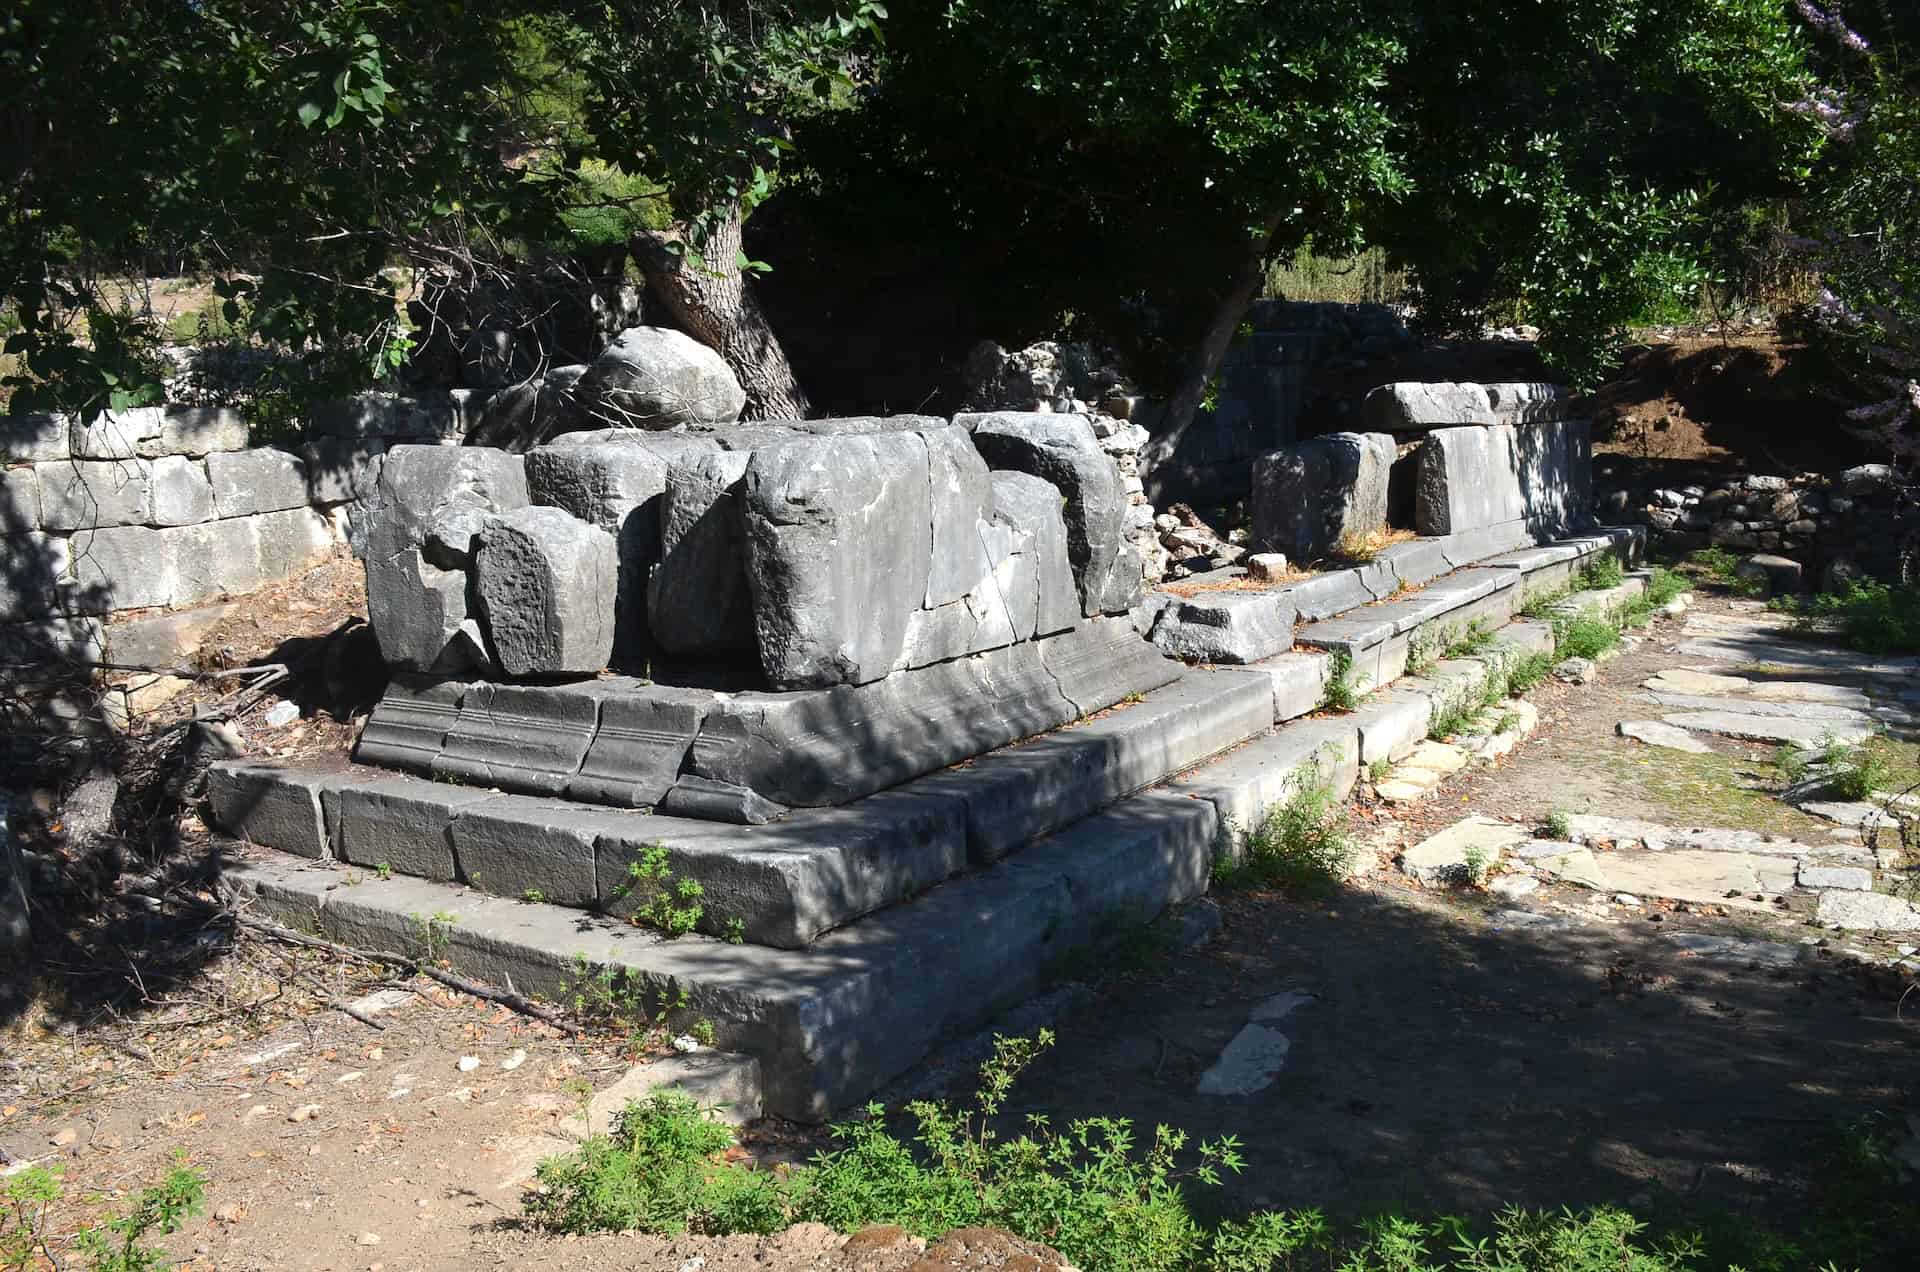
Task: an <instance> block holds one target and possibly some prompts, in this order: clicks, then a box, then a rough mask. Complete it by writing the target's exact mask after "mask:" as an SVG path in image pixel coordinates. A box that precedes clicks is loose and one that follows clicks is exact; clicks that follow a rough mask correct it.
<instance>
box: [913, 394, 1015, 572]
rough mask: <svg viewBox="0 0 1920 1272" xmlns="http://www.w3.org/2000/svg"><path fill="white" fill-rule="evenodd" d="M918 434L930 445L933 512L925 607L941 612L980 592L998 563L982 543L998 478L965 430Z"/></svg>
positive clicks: (951, 427) (944, 427)
mask: <svg viewBox="0 0 1920 1272" xmlns="http://www.w3.org/2000/svg"><path fill="white" fill-rule="evenodd" d="M915 431H916V432H917V433H918V435H919V437H920V440H921V441H923V442H925V443H926V447H927V478H928V487H929V491H930V495H929V502H930V507H931V513H932V518H931V521H932V534H933V537H932V550H931V556H930V557H929V562H928V568H927V591H926V597H925V601H924V604H925V606H926V608H927V609H935V608H937V607H939V606H942V605H946V604H948V603H950V602H953V601H958V600H961V599H962V598H964V597H967V596H969V595H970V594H972V593H974V592H975V591H976V590H977V589H978V588H979V586H980V582H981V579H982V578H983V577H984V575H985V574H986V573H988V572H991V570H992V569H993V568H994V563H995V561H997V560H998V558H993V557H992V556H991V553H990V552H989V549H988V546H987V545H986V544H984V543H983V542H982V535H983V534H985V533H986V532H987V528H988V526H989V524H990V523H991V521H992V518H993V478H992V475H991V474H990V473H989V472H988V471H987V461H986V460H984V459H982V458H980V452H979V451H977V450H975V449H974V446H973V442H972V440H971V439H970V438H969V437H968V436H967V431H966V430H965V429H964V428H961V427H959V426H957V425H952V424H943V425H941V426H939V427H936V428H922V429H917V430H915ZM1002 608H1003V610H1004V606H1003V607H1002Z"/></svg>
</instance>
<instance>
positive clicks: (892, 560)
mask: <svg viewBox="0 0 1920 1272" xmlns="http://www.w3.org/2000/svg"><path fill="white" fill-rule="evenodd" d="M744 490H745V524H746V548H747V582H748V586H749V588H750V589H751V591H752V595H753V619H754V629H755V634H756V635H757V637H758V639H759V648H760V662H761V666H762V668H763V669H764V670H765V672H766V674H767V680H768V682H769V683H770V684H771V685H773V686H774V687H775V688H778V689H799V688H809V687H816V686H825V685H834V684H842V683H846V684H864V683H866V682H868V681H872V680H877V679H879V678H880V677H882V676H885V675H886V674H887V673H888V672H890V671H892V670H893V669H894V668H895V667H896V666H898V665H899V661H900V657H901V655H902V653H903V652H904V651H905V643H906V636H907V627H908V624H909V621H910V620H911V618H912V616H913V614H914V613H915V612H916V611H917V610H919V609H920V608H921V604H922V602H923V601H924V600H925V598H926V595H927V581H928V578H929V577H930V574H929V571H930V568H931V564H932V561H931V557H932V547H933V536H932V531H931V526H932V520H933V512H932V507H931V498H932V496H931V489H930V485H929V479H928V467H927V443H926V441H925V440H924V439H923V438H922V437H920V436H919V435H918V434H916V433H904V432H893V433H872V434H865V435H840V436H826V437H811V438H806V439H803V440H796V441H793V442H790V443H785V444H780V445H774V446H769V447H766V448H764V449H760V450H756V451H754V452H753V454H752V457H751V458H750V459H749V460H748V463H747V472H746V480H745V485H744ZM923 527H925V529H923ZM783 802H785V801H783Z"/></svg>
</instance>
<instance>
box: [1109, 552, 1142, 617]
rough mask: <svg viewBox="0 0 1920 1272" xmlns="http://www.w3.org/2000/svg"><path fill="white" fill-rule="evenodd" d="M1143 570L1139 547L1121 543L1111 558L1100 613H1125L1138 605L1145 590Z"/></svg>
mask: <svg viewBox="0 0 1920 1272" xmlns="http://www.w3.org/2000/svg"><path fill="white" fill-rule="evenodd" d="M1145 570H1146V566H1145V565H1144V564H1143V563H1142V561H1141V560H1140V549H1139V548H1136V547H1134V546H1133V544H1131V543H1122V544H1121V545H1120V551H1119V552H1118V553H1117V554H1116V555H1115V556H1114V558H1113V570H1112V572H1111V573H1109V574H1108V575H1107V590H1106V591H1105V592H1103V593H1102V594H1101V597H1100V611H1101V613H1103V614H1125V613H1128V612H1129V611H1131V610H1132V609H1133V607H1134V606H1136V605H1138V604H1139V603H1140V597H1141V595H1142V593H1144V592H1145V590H1146V578H1145Z"/></svg>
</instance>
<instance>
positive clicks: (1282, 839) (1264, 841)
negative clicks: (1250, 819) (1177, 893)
mask: <svg viewBox="0 0 1920 1272" xmlns="http://www.w3.org/2000/svg"><path fill="white" fill-rule="evenodd" d="M1354 852H1355V846H1354V842H1353V834H1352V829H1351V827H1350V826H1349V824H1348V821H1347V810H1346V806H1345V805H1344V804H1343V803H1341V802H1340V801H1339V800H1338V799H1336V798H1334V794H1333V789H1332V787H1330V786H1328V785H1327V784H1326V783H1325V782H1318V781H1316V782H1314V783H1312V784H1310V785H1302V786H1299V787H1297V788H1296V789H1295V790H1294V791H1293V793H1292V794H1291V795H1289V796H1288V797H1287V802H1286V803H1284V804H1282V805H1280V806H1279V807H1278V808H1275V809H1273V810H1272V811H1270V812H1269V813H1268V814H1267V819H1266V821H1264V822H1262V823H1261V824H1260V827H1259V828H1258V829H1257V830H1255V831H1254V833H1253V834H1252V835H1250V836H1249V837H1248V839H1247V847H1246V854H1245V856H1244V857H1243V858H1242V859H1241V861H1240V863H1239V864H1238V865H1237V866H1232V867H1229V868H1227V869H1226V870H1224V871H1223V872H1222V878H1221V880H1220V882H1221V883H1223V884H1225V885H1226V886H1229V887H1231V886H1240V887H1257V886H1260V887H1277V888H1284V889H1286V890H1287V891H1289V892H1296V893H1299V894H1301V895H1304V896H1310V897H1321V896H1326V895H1327V894H1328V893H1330V892H1332V891H1333V889H1334V887H1335V886H1336V885H1338V884H1339V882H1340V880H1342V879H1344V878H1345V877H1346V874H1347V867H1348V866H1349V865H1350V864H1351V863H1352V861H1353V856H1354Z"/></svg>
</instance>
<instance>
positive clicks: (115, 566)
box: [68, 526, 198, 614]
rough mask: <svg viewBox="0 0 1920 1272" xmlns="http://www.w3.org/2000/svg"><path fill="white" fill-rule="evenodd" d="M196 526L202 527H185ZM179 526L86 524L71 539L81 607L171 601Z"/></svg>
mask: <svg viewBox="0 0 1920 1272" xmlns="http://www.w3.org/2000/svg"><path fill="white" fill-rule="evenodd" d="M185 528H186V529H189V530H191V529H197V528H198V527H192V526H189V527H185ZM177 533H179V532H178V531H162V530H149V529H148V528H146V527H145V526H116V527H110V528H107V529H102V530H83V531H81V532H80V533H78V534H76V535H74V536H73V538H72V539H71V540H69V541H68V550H69V551H70V552H71V553H72V556H73V577H74V582H75V585H76V588H77V593H76V596H77V602H78V604H79V607H80V608H81V610H82V612H85V613H90V614H99V613H104V612H106V611H107V610H119V609H143V608H145V607H147V606H150V605H166V604H168V603H170V602H171V601H172V599H173V596H174V591H175V587H176V575H175V561H176V557H177V554H176V553H175V552H174V551H173V550H172V545H171V543H170V536H172V535H175V534H177Z"/></svg>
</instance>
